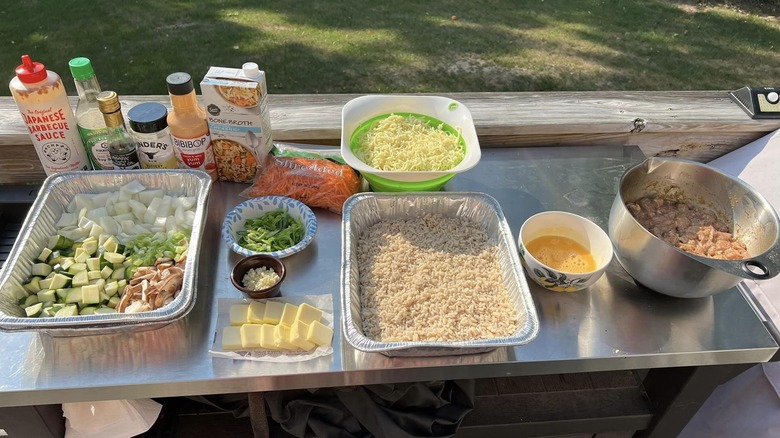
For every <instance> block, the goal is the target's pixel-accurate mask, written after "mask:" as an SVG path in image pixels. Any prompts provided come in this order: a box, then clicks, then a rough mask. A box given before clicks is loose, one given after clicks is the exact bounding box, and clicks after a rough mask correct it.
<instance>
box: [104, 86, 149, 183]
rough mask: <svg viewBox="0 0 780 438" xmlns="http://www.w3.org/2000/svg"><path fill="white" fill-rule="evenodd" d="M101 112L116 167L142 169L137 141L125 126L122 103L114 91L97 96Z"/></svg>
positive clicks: (109, 150) (110, 152) (112, 160)
mask: <svg viewBox="0 0 780 438" xmlns="http://www.w3.org/2000/svg"><path fill="white" fill-rule="evenodd" d="M97 101H98V105H99V107H100V112H102V113H103V119H105V121H106V129H107V130H108V153H109V154H110V155H111V162H112V163H113V164H114V168H115V169H118V170H119V169H124V170H128V169H140V168H141V164H140V163H139V161H138V151H137V150H136V145H135V141H134V140H133V137H131V136H130V133H129V132H128V131H127V127H126V126H125V118H124V117H123V116H122V105H121V104H120V103H119V97H118V96H117V94H116V92H114V91H103V92H102V93H100V94H98V97H97Z"/></svg>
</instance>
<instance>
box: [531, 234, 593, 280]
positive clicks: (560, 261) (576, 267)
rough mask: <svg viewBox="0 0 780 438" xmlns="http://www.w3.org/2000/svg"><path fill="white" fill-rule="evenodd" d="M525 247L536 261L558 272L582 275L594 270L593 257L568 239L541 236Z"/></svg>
mask: <svg viewBox="0 0 780 438" xmlns="http://www.w3.org/2000/svg"><path fill="white" fill-rule="evenodd" d="M525 247H526V249H527V250H528V252H530V253H531V255H532V256H534V258H536V260H539V261H540V262H542V263H544V264H545V265H547V266H549V267H551V268H553V269H555V270H558V271H562V272H569V273H573V274H582V273H585V272H591V271H595V270H596V260H595V259H594V258H593V255H592V254H591V253H590V252H588V250H587V249H585V247H583V246H582V245H580V244H579V243H577V242H575V241H574V240H572V239H569V238H568V237H561V236H541V237H537V238H536V239H533V240H531V241H530V242H528V244H527V245H525Z"/></svg>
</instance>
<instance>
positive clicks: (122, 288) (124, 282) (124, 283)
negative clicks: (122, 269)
mask: <svg viewBox="0 0 780 438" xmlns="http://www.w3.org/2000/svg"><path fill="white" fill-rule="evenodd" d="M116 285H117V286H119V293H120V294H121V293H122V292H124V291H125V287H127V280H125V279H124V278H123V279H121V280H119V281H117V282H116Z"/></svg>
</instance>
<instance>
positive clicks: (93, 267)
mask: <svg viewBox="0 0 780 438" xmlns="http://www.w3.org/2000/svg"><path fill="white" fill-rule="evenodd" d="M87 270H88V271H99V270H100V257H90V258H88V259H87Z"/></svg>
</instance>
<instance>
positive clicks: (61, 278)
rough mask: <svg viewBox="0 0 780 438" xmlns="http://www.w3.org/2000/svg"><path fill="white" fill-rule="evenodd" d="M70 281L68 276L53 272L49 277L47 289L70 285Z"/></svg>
mask: <svg viewBox="0 0 780 438" xmlns="http://www.w3.org/2000/svg"><path fill="white" fill-rule="evenodd" d="M70 283H71V279H70V277H68V276H65V275H62V274H54V277H52V279H51V283H49V287H48V289H62V288H65V287H68V286H70Z"/></svg>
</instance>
